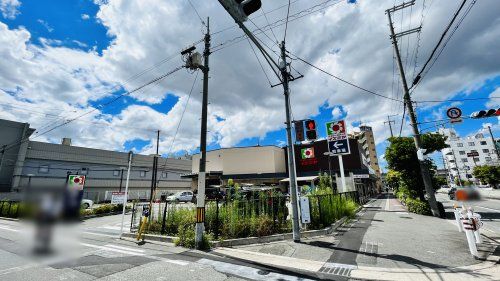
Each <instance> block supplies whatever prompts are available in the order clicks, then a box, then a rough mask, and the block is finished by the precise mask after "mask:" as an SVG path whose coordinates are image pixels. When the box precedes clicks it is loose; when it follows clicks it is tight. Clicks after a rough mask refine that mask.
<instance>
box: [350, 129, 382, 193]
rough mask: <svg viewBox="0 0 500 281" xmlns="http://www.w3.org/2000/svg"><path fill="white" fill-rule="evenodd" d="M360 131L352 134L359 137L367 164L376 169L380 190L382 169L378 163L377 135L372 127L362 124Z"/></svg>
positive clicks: (379, 188)
mask: <svg viewBox="0 0 500 281" xmlns="http://www.w3.org/2000/svg"><path fill="white" fill-rule="evenodd" d="M359 129H360V132H354V133H353V134H352V136H353V137H354V138H356V139H358V141H359V143H360V145H361V147H362V150H363V152H364V159H363V160H364V161H365V162H366V163H365V164H366V165H367V166H368V167H369V168H370V169H372V170H373V171H374V173H375V175H376V176H377V178H378V180H377V189H378V190H379V191H380V190H381V188H382V171H381V169H380V166H379V164H378V156H377V149H376V145H375V137H374V135H373V130H372V127H370V126H360V127H359Z"/></svg>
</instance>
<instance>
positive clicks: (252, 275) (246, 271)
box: [196, 259, 311, 281]
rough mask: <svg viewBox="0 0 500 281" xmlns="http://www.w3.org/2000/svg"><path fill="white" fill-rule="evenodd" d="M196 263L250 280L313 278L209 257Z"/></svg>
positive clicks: (296, 280) (272, 280)
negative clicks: (269, 270) (268, 270)
mask: <svg viewBox="0 0 500 281" xmlns="http://www.w3.org/2000/svg"><path fill="white" fill-rule="evenodd" d="M196 263H198V264H202V265H208V266H211V267H212V268H213V269H215V270H217V271H219V272H222V273H225V274H230V275H235V276H239V277H243V278H245V279H249V280H263V281H264V280H265V281H267V280H271V281H279V280H290V281H299V280H304V281H305V280H311V279H304V278H301V277H296V276H290V275H284V274H279V273H276V272H267V271H265V272H264V271H263V270H260V269H257V268H252V267H248V266H243V265H237V264H231V263H226V262H220V261H214V260H209V259H200V260H199V261H197V262H196Z"/></svg>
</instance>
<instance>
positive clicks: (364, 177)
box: [352, 174, 370, 179]
mask: <svg viewBox="0 0 500 281" xmlns="http://www.w3.org/2000/svg"><path fill="white" fill-rule="evenodd" d="M352 178H353V179H369V178H370V175H365V174H363V175H352Z"/></svg>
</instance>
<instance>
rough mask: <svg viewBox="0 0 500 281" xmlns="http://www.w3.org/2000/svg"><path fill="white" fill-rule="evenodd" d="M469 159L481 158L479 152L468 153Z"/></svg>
mask: <svg viewBox="0 0 500 281" xmlns="http://www.w3.org/2000/svg"><path fill="white" fill-rule="evenodd" d="M467 157H479V152H477V151H472V152H469V153H467Z"/></svg>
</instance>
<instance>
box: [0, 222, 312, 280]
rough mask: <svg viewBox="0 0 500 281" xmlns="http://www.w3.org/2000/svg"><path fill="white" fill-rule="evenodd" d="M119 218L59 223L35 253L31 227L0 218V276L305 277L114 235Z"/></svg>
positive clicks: (298, 278)
mask: <svg viewBox="0 0 500 281" xmlns="http://www.w3.org/2000/svg"><path fill="white" fill-rule="evenodd" d="M129 220H130V217H129V216H128V217H126V219H125V221H126V222H127V221H129ZM120 222H121V217H120V216H109V217H101V218H94V219H90V220H87V221H85V222H83V223H78V224H76V225H72V226H68V225H66V226H59V227H58V228H57V229H56V231H55V233H54V242H55V243H53V252H52V253H51V254H49V255H35V254H34V253H33V248H34V241H33V240H34V239H33V237H34V229H35V228H34V226H33V225H32V224H29V223H22V222H19V221H7V220H0V280H2V281H3V280H140V279H144V280H182V281H185V280H306V279H303V278H302V277H301V276H297V275H296V274H293V273H290V272H277V271H276V270H268V269H267V268H264V267H259V266H255V265H251V264H246V263H244V262H240V261H235V260H231V259H227V258H223V257H218V256H215V255H210V254H208V253H204V252H199V251H192V250H186V249H183V248H180V247H175V246H173V245H170V244H162V243H159V244H151V243H146V244H145V245H142V246H139V245H137V244H136V243H135V242H134V241H129V240H120V239H118V238H117V237H118V235H119V233H120V225H121V223H120Z"/></svg>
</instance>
